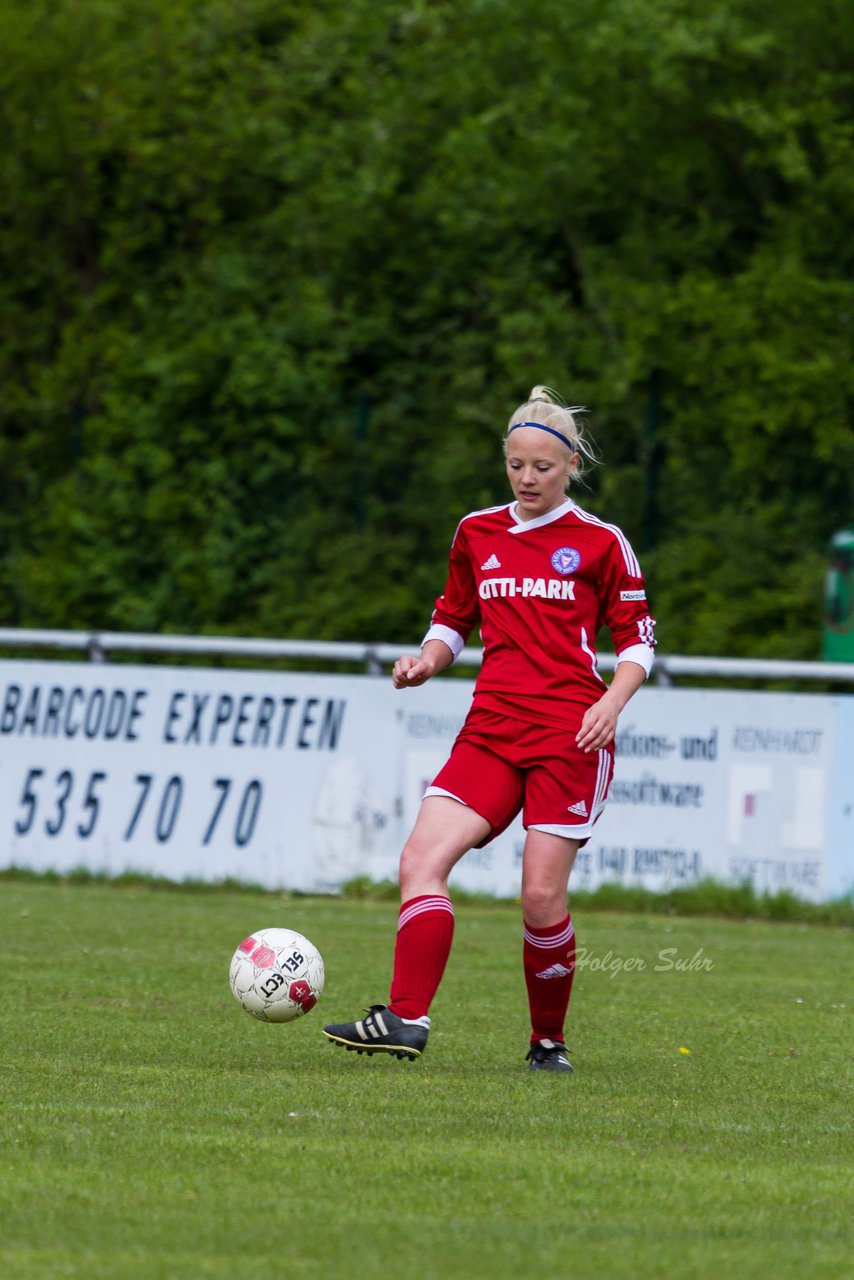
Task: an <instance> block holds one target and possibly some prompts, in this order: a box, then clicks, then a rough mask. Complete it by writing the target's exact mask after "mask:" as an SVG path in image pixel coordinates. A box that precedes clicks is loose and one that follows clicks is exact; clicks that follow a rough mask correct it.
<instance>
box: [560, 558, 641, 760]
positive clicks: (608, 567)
mask: <svg viewBox="0 0 854 1280" xmlns="http://www.w3.org/2000/svg"><path fill="white" fill-rule="evenodd" d="M600 590H601V592H602V603H603V616H604V621H605V624H606V626H607V627H608V629H609V631H610V632H611V635H612V637H613V640H614V649H615V651H616V654H617V667H616V670H615V672H614V676H613V679H612V680H611V683H610V685H609V686H608V689H607V691H606V692H605V693H604V694H603V695H602V697H601V698H600V699H599V701H598V702H594V704H593V706H592V707H588V708H587V710H586V711H585V713H584V718H583V720H582V722H581V728H580V729H579V731H578V734H577V735H576V742H577V743H578V745H579V746H580V747H581V749H582V750H583V751H598V750H600V749H601V748H602V747H607V746H608V744H609V743H610V742H612V741H613V740H614V737H615V735H616V732H617V720H618V719H619V716H620V712H621V711H622V710H623V708H624V707H625V705H626V703H627V702H628V701H629V699H630V698H631V697H633V696H634V694H636V693H637V691H638V689H639V688H640V687H641V685H642V684H643V683H644V681H645V680H646V678H647V676H648V675H649V672H650V670H651V668H652V660H653V651H654V649H655V619H654V618H652V617H651V616H650V612H649V606H648V604H647V599H646V586H645V584H644V580H643V575H642V573H641V570H640V565H639V564H638V562H637V559H636V557H635V554H634V552H633V551H632V549H631V547H630V546H629V543H628V542H627V541H626V539H625V537H623V536H622V535H621V536H620V537H619V538H615V540H614V542H613V544H612V545H611V547H610V549H609V553H608V555H607V556H606V557H605V563H604V570H603V574H602V577H601V580H600Z"/></svg>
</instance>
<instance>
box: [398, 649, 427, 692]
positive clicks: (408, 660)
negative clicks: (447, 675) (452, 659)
mask: <svg viewBox="0 0 854 1280" xmlns="http://www.w3.org/2000/svg"><path fill="white" fill-rule="evenodd" d="M434 670H435V668H434V667H433V664H432V663H431V662H425V660H424V659H423V658H413V657H411V656H410V655H408V654H407V656H406V657H405V658H398V660H397V662H396V663H395V664H394V666H393V667H392V669H391V681H392V684H393V685H394V687H395V689H414V688H415V687H416V685H419V684H424V682H425V681H427V680H429V679H430V677H431V676H432V675H433V673H434Z"/></svg>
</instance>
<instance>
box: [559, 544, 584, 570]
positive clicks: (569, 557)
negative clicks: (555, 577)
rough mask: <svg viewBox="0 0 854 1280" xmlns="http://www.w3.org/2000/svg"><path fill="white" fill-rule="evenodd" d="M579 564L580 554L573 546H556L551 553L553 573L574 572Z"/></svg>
mask: <svg viewBox="0 0 854 1280" xmlns="http://www.w3.org/2000/svg"><path fill="white" fill-rule="evenodd" d="M580 564H581V555H580V554H579V552H578V551H576V549H575V547H558V549H557V551H555V552H554V554H553V555H552V568H553V569H554V571H555V573H563V574H567V573H575V570H576V569H577V568H578V566H579V565H580Z"/></svg>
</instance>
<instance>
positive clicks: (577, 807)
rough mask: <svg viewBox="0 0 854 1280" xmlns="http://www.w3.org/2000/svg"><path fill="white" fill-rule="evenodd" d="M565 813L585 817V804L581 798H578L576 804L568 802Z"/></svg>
mask: <svg viewBox="0 0 854 1280" xmlns="http://www.w3.org/2000/svg"><path fill="white" fill-rule="evenodd" d="M566 811H567V813H577V814H578V816H579V818H586V817H587V805H586V804H585V803H584V801H583V800H579V801H578V804H569V805H567V806H566Z"/></svg>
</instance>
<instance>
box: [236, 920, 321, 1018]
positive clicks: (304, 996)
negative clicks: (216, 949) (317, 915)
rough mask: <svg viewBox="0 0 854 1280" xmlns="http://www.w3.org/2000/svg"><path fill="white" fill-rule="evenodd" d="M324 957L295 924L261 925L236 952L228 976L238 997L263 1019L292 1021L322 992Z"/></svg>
mask: <svg viewBox="0 0 854 1280" xmlns="http://www.w3.org/2000/svg"><path fill="white" fill-rule="evenodd" d="M324 980H325V973H324V968H323V957H322V956H321V954H320V952H319V951H318V949H317V947H316V946H315V945H314V943H312V942H309V940H308V938H304V937H303V935H302V934H301V933H294V931H293V929H258V930H257V932H255V933H253V934H250V936H249V937H248V938H244V939H243V941H242V942H241V944H240V946H239V947H238V948H237V950H236V951H235V953H234V956H233V958H232V961H231V969H230V971H229V981H230V982H231V990H232V991H233V992H234V998H235V999H236V1000H237V1001H238V1003H239V1004H241V1005H242V1006H243V1008H244V1009H245V1010H246V1012H247V1013H251V1014H252V1016H253V1018H260V1019H261V1021H262V1022H293V1020H294V1018H301V1017H302V1016H303V1014H305V1013H308V1011H309V1009H313V1008H314V1006H315V1005H316V1004H317V1001H318V999H319V998H320V995H321V992H322V991H323V983H324Z"/></svg>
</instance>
